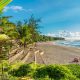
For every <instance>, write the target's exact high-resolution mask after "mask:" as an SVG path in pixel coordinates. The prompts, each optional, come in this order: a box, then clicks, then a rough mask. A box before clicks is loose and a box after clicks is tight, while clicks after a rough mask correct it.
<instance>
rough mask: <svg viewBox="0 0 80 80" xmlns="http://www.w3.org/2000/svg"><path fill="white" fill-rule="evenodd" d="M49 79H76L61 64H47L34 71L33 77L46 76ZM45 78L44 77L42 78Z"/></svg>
mask: <svg viewBox="0 0 80 80" xmlns="http://www.w3.org/2000/svg"><path fill="white" fill-rule="evenodd" d="M47 77H49V79H51V80H76V77H75V76H74V75H73V74H72V73H71V71H70V70H69V69H68V68H67V67H65V66H62V65H54V66H53V65H49V66H44V67H41V68H38V69H37V70H36V71H35V73H34V78H36V79H40V78H47ZM44 80H45V79H44Z"/></svg>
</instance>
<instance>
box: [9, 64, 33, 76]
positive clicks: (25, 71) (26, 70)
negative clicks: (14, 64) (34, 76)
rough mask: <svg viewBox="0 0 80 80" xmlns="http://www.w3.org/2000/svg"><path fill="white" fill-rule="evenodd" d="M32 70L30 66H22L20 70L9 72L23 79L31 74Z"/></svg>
mask: <svg viewBox="0 0 80 80" xmlns="http://www.w3.org/2000/svg"><path fill="white" fill-rule="evenodd" d="M31 70H32V69H31V68H30V66H29V65H28V64H24V65H21V66H20V67H19V69H13V70H11V71H10V72H9V74H11V75H12V76H16V77H23V76H27V75H28V74H29V73H30V72H31Z"/></svg>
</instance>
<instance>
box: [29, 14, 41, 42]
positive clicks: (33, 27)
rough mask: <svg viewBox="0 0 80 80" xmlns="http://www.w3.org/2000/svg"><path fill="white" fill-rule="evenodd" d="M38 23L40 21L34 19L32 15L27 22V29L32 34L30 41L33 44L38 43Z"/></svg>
mask: <svg viewBox="0 0 80 80" xmlns="http://www.w3.org/2000/svg"><path fill="white" fill-rule="evenodd" d="M39 22H40V19H35V18H34V16H33V15H32V16H31V17H30V19H29V21H28V28H29V29H30V32H31V34H32V40H33V42H37V41H38V37H39V31H38V29H39V25H38V23H39Z"/></svg>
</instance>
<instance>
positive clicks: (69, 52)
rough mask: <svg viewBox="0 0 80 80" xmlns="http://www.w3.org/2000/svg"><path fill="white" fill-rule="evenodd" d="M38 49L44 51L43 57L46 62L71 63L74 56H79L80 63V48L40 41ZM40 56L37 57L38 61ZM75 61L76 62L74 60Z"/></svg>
mask: <svg viewBox="0 0 80 80" xmlns="http://www.w3.org/2000/svg"><path fill="white" fill-rule="evenodd" d="M37 47H38V49H40V50H42V51H44V54H43V55H42V58H43V59H44V62H45V64H71V63H73V60H74V58H77V59H78V61H79V62H76V63H77V64H80V49H78V48H74V47H66V46H59V45H55V44H54V43H52V42H48V43H45V42H44V43H38V44H37ZM38 59H39V56H38V57H37V61H38ZM74 63H75V62H74Z"/></svg>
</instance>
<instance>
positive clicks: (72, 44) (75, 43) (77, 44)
mask: <svg viewBox="0 0 80 80" xmlns="http://www.w3.org/2000/svg"><path fill="white" fill-rule="evenodd" d="M56 44H58V45H63V46H70V47H78V48H80V41H67V40H66V41H56Z"/></svg>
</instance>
